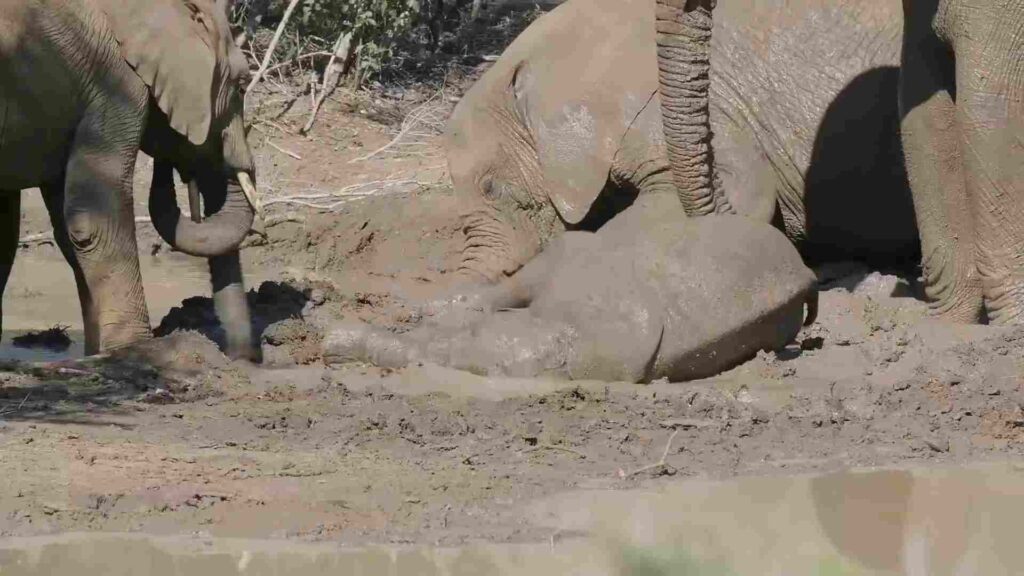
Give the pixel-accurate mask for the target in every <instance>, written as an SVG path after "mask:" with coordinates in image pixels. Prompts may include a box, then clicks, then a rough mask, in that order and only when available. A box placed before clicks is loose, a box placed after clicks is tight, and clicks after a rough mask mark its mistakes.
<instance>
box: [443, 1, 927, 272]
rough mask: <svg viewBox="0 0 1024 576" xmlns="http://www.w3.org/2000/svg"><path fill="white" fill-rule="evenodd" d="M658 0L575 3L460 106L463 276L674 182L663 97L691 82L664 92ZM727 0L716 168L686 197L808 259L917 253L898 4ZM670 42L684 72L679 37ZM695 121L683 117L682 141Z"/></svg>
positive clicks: (720, 25)
mask: <svg viewBox="0 0 1024 576" xmlns="http://www.w3.org/2000/svg"><path fill="white" fill-rule="evenodd" d="M654 11H655V4H654V2H651V1H650V0H569V1H568V2H566V3H565V4H563V5H561V6H560V7H558V8H556V9H555V10H554V11H552V12H551V13H549V14H547V15H545V16H543V17H541V18H540V19H539V20H538V21H537V22H535V23H533V24H532V25H531V26H530V27H529V28H528V29H527V30H526V31H524V32H523V33H522V34H521V35H520V36H519V37H518V38H517V39H516V40H515V42H513V43H512V44H511V45H510V46H509V48H508V49H507V50H506V51H505V52H504V54H503V55H502V57H501V58H500V59H499V60H498V62H497V63H495V65H494V66H493V67H492V68H491V69H490V70H488V71H487V73H486V74H484V76H483V77H482V78H481V79H480V80H479V81H478V82H477V83H476V84H475V85H474V86H473V87H472V89H471V90H470V91H469V92H467V94H466V95H465V97H464V98H463V99H462V101H461V102H460V103H459V105H458V107H457V108H456V110H455V112H454V114H453V117H452V119H451V121H450V123H449V126H448V131H447V140H446V142H447V151H448V158H449V166H450V169H451V175H452V181H453V184H454V186H455V189H456V192H457V193H458V194H459V195H460V196H461V197H462V198H464V199H465V206H466V214H465V220H464V229H465V232H466V243H465V248H464V251H463V260H462V265H461V267H460V270H459V275H460V276H461V277H463V278H465V279H466V280H470V281H473V280H477V281H478V280H480V279H486V280H489V281H493V280H495V279H499V278H501V277H503V276H507V275H509V274H512V273H513V272H515V271H516V270H517V269H519V268H520V267H521V266H522V265H523V264H524V263H525V262H527V261H528V260H529V259H530V258H532V257H533V256H534V254H536V253H537V252H538V251H539V250H540V249H541V247H542V246H544V245H545V244H546V243H547V242H548V241H549V240H550V239H552V238H554V237H556V236H558V235H560V234H561V233H562V232H564V231H565V230H594V229H597V228H599V227H600V226H601V225H603V224H604V223H605V222H606V221H607V220H608V219H609V218H610V217H611V216H612V215H614V214H616V213H618V212H620V211H621V210H622V209H623V207H624V206H628V205H629V204H630V203H631V202H633V201H634V199H635V198H636V196H637V195H638V194H639V195H645V194H651V193H654V194H657V193H661V192H669V193H672V194H675V193H676V186H675V184H676V183H675V181H674V179H673V177H672V174H671V170H670V165H671V164H670V162H669V161H668V156H667V154H666V146H665V139H664V136H663V134H664V129H663V123H662V114H661V105H662V103H663V102H665V100H664V99H663V98H662V96H663V95H665V94H667V95H669V96H675V97H678V94H677V93H675V92H673V91H672V90H669V89H664V90H661V91H659V67H658V65H657V56H656V34H655V29H654V26H653V24H654V22H655V15H654ZM717 11H718V13H717V14H716V17H715V23H714V26H715V29H714V35H713V37H712V41H711V60H712V62H713V66H712V69H711V75H710V103H711V127H712V133H713V135H714V136H713V143H714V155H713V156H712V157H711V160H712V164H710V166H711V167H712V168H713V171H714V174H715V177H714V178H712V179H711V180H709V184H708V185H707V186H706V187H705V186H704V185H701V187H700V188H699V189H697V190H684V191H683V196H682V198H683V200H684V205H685V206H686V207H687V210H688V211H689V212H691V213H693V214H703V213H706V212H710V211H715V210H718V211H729V210H732V209H735V210H736V211H738V212H740V213H743V214H745V215H748V216H752V217H755V218H757V219H759V220H763V221H772V222H774V223H775V224H776V225H777V226H778V227H779V228H781V229H782V230H784V232H785V233H786V235H787V236H788V237H789V238H790V240H792V241H793V242H794V243H795V244H796V245H797V247H798V248H799V249H800V251H801V254H802V255H803V256H804V258H805V259H806V260H807V261H808V262H810V263H815V262H821V261H825V260H836V259H859V260H866V261H867V262H868V263H871V264H876V265H891V264H904V263H908V262H913V261H914V260H915V259H916V257H917V249H918V238H917V233H916V228H915V224H914V213H913V205H912V202H911V199H910V194H909V190H908V186H907V178H906V172H905V169H904V163H903V158H902V150H901V147H900V139H899V111H898V107H897V85H898V76H899V73H898V69H897V67H896V64H898V62H899V54H900V36H901V14H900V9H899V6H895V5H893V3H892V2H889V1H888V0H865V1H862V2H856V3H853V2H831V1H828V0H758V1H755V2H724V3H722V5H721V6H720V7H719V8H718V10H717ZM663 52H664V51H663ZM663 56H664V58H665V63H664V64H663V65H662V70H667V71H669V72H671V70H672V66H673V64H672V63H671V60H672V53H671V51H670V52H669V53H667V54H663ZM666 81H667V82H668V85H669V86H671V85H672V83H673V80H672V79H671V76H669V77H668V78H667V80H666ZM675 106H677V104H671V103H669V108H670V110H669V113H670V118H674V117H675V116H676V115H677V114H678V112H673V111H672V110H673V109H674V107H675ZM686 131H687V127H685V126H684V127H679V126H674V125H672V123H671V122H670V123H669V137H670V139H669V142H670V146H668V150H669V151H672V150H675V149H678V148H679V145H678V144H672V138H673V137H680V136H681V135H683V133H685V132H686ZM705 145H707V143H705ZM676 165H677V166H678V164H676ZM684 170H685V169H684ZM691 182H692V180H691ZM723 191H724V193H723Z"/></svg>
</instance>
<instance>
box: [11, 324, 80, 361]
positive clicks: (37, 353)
mask: <svg viewBox="0 0 1024 576" xmlns="http://www.w3.org/2000/svg"><path fill="white" fill-rule="evenodd" d="M29 332H30V330H5V331H4V334H3V340H2V341H0V361H8V362H9V361H12V360H14V361H18V362H56V361H58V360H68V359H70V358H81V357H82V356H84V355H85V334H84V333H83V332H82V331H81V330H68V332H67V335H68V338H70V339H71V345H70V346H68V348H67V349H66V350H51V349H48V348H42V347H34V348H21V347H19V346H15V345H14V343H13V342H14V338H16V337H18V336H23V335H25V334H28V333H29Z"/></svg>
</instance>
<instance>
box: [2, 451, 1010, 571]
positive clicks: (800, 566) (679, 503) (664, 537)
mask: <svg viewBox="0 0 1024 576" xmlns="http://www.w3.org/2000/svg"><path fill="white" fill-rule="evenodd" d="M1022 479H1024V474H1022V473H1021V471H1020V470H1018V469H1017V468H1016V467H1014V466H1012V465H988V466H982V467H967V466H965V467H954V468H946V469H917V470H910V469H906V470H868V471H857V472H837V473H833V474H826V475H817V476H798V477H769V478H744V479H738V480H730V481H725V482H710V481H699V480H691V481H680V482H674V483H669V484H662V485H659V486H657V487H654V488H652V489H648V490H633V491H607V490H582V491H577V492H572V493H568V494H565V495H562V496H556V497H554V498H551V499H547V500H544V501H541V502H538V503H537V505H536V506H535V507H534V508H535V510H534V511H533V512H529V511H528V512H526V514H527V516H528V518H529V519H530V520H531V521H532V522H531V523H532V524H533V525H534V526H537V529H536V534H538V535H539V536H538V538H537V541H535V543H533V544H474V545H467V546H463V547H457V548H437V547H432V546H380V547H363V548H353V547H345V546H343V545H339V543H317V544H314V543H304V542H297V541H294V540H242V539H230V538H212V537H208V536H206V535H192V536H180V537H157V536H147V535H141V534H132V535H129V534H82V533H78V534H64V535H55V536H46V537H32V538H10V539H6V540H0V574H3V575H5V576H6V575H15V574H17V575H29V574H48V575H52V576H59V575H62V574H69V575H70V574H106V575H111V574H167V575H172V574H173V575H176V574H182V575H184V574H188V575H189V576H199V575H205V574H218V575H219V574H289V575H290V576H305V575H320V574H390V575H392V576H405V575H434V574H438V575H440V574H447V575H467V576H468V575H473V576H476V575H478V574H488V575H499V574H523V575H527V574H529V575H531V576H532V575H537V574H588V575H609V576H610V575H626V574H631V575H632V574H649V575H652V576H653V575H670V574H687V575H712V574H714V575H716V576H726V575H741V574H743V575H746V574H750V575H765V574H771V575H774V574H780V575H781V574H786V575H793V576H801V575H808V576H810V575H816V576H822V575H824V576H832V575H834V576H840V575H843V576H853V575H868V574H871V575H875V574H877V575H883V574H884V575H906V576H917V575H925V574H928V575H940V574H949V575H951V576H952V575H954V574H957V575H959V574H986V575H993V574H1015V573H1019V572H1018V569H1019V567H1020V566H1022V565H1024V550H1022V549H1021V547H1020V545H1019V534H1018V533H1019V529H1018V528H1019V521H1020V518H1021V517H1022V516H1024V498H1022V496H1024V482H1022ZM551 528H558V529H559V531H558V532H555V534H556V536H557V537H556V536H552V537H550V538H543V537H542V536H540V535H544V534H551V533H552V532H551Z"/></svg>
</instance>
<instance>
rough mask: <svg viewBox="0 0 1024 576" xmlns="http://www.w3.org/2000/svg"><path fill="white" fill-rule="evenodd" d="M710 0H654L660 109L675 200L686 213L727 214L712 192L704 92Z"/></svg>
mask: <svg viewBox="0 0 1024 576" xmlns="http://www.w3.org/2000/svg"><path fill="white" fill-rule="evenodd" d="M714 4H715V0H657V13H656V14H657V16H656V20H657V43H658V83H659V89H660V92H661V112H662V119H663V126H664V130H665V143H666V147H667V149H668V156H669V164H670V166H671V167H672V175H673V177H674V180H675V183H676V188H677V189H678V192H679V199H680V201H681V202H682V204H683V208H684V209H685V210H686V214H687V215H688V216H703V215H706V214H711V213H713V212H733V211H734V210H733V209H732V207H731V206H730V205H729V203H728V200H726V198H725V196H724V195H722V194H716V193H715V178H714V173H713V170H714V161H713V155H712V150H711V122H710V117H709V111H708V92H709V86H710V78H709V73H710V69H711V61H710V53H711V28H712V23H713V20H712V17H711V12H712V10H713V9H714Z"/></svg>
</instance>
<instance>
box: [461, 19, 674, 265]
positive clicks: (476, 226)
mask: <svg viewBox="0 0 1024 576" xmlns="http://www.w3.org/2000/svg"><path fill="white" fill-rule="evenodd" d="M645 1H646V0H594V1H593V2H567V3H564V4H562V5H560V6H558V7H557V8H555V9H554V10H553V11H552V12H551V13H549V14H546V15H545V16H543V17H541V18H540V19H538V20H537V21H536V22H534V23H533V24H531V25H530V27H529V28H527V29H526V30H525V31H524V32H523V33H522V34H520V35H519V37H517V38H516V40H515V41H514V42H513V43H512V44H511V45H510V46H509V47H508V49H506V50H505V52H504V53H503V54H502V56H501V58H500V59H499V60H498V61H497V62H496V63H495V64H494V66H493V67H492V68H491V69H490V70H488V71H487V72H486V73H485V74H484V75H483V76H482V77H481V78H480V79H479V80H478V81H477V82H476V83H475V84H474V85H473V87H472V88H471V89H470V90H469V91H468V92H467V93H466V94H465V96H464V97H463V98H462V100H461V101H460V102H459V104H458V106H457V107H456V109H455V111H454V113H453V114H452V118H451V120H450V121H449V123H448V127H447V131H446V138H445V145H446V152H447V157H448V165H449V171H450V173H451V178H452V184H453V185H454V187H455V191H456V194H457V195H458V196H459V199H460V203H461V205H462V206H464V207H465V208H464V210H465V212H464V215H463V224H464V232H465V235H466V243H465V247H464V250H463V259H462V266H461V268H460V275H462V276H464V277H467V279H470V280H481V279H483V280H486V281H494V280H497V279H499V278H501V277H503V276H506V275H509V274H512V273H513V272H515V271H516V270H518V269H519V268H520V267H521V266H523V264H525V263H526V262H527V261H528V260H529V259H530V258H532V257H533V256H534V255H535V254H537V252H539V251H540V249H541V248H542V247H543V246H544V245H545V244H546V243H547V241H548V240H549V239H551V238H553V237H554V236H556V235H557V234H558V232H560V231H564V230H566V229H570V230H571V229H587V230H593V229H595V228H597V227H598V226H600V224H601V223H603V221H605V220H606V219H607V218H608V217H610V216H611V215H612V214H613V213H614V212H617V211H618V210H621V209H622V208H624V207H625V206H628V202H630V201H631V200H632V199H631V198H626V199H625V200H623V198H622V197H619V196H627V197H628V194H625V195H619V196H617V197H614V198H612V197H610V196H613V195H608V194H604V192H605V191H606V190H607V189H609V188H612V187H610V186H609V182H611V181H612V180H614V179H615V178H616V176H615V173H616V172H617V171H618V170H620V168H621V167H622V166H623V164H624V163H623V156H631V157H635V158H636V161H635V162H628V161H627V162H625V164H626V170H629V169H632V168H634V167H635V166H636V165H639V164H643V161H642V160H641V158H642V157H643V156H644V153H645V152H649V150H646V149H645V150H636V151H629V152H624V151H623V150H622V142H623V140H624V139H625V136H626V133H627V132H629V131H643V134H642V135H640V136H638V137H637V138H635V139H634V140H636V141H638V142H643V143H644V147H645V148H656V149H658V152H657V153H658V154H662V152H661V151H660V149H661V147H662V146H663V142H662V135H661V129H660V124H657V123H656V122H647V123H645V122H643V121H638V118H640V117H641V115H643V114H645V113H647V111H648V109H650V108H653V109H655V110H656V109H657V105H656V104H652V103H653V102H654V101H655V100H656V98H654V94H655V92H656V91H657V82H656V74H655V70H654V34H653V31H652V30H650V29H649V25H648V22H647V19H646V18H643V17H637V14H642V13H643V10H644V8H645V4H644V2H645ZM637 38H649V41H648V42H643V41H637ZM595 52H596V53H597V54H595ZM552 54H557V55H558V57H557V58H552V56H551V55H552ZM567 71H571V73H572V74H573V77H572V78H567V77H566V75H567ZM655 119H656V115H655ZM652 127H653V129H652ZM623 201H624V202H625V204H624V205H623V204H622V202H623Z"/></svg>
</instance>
